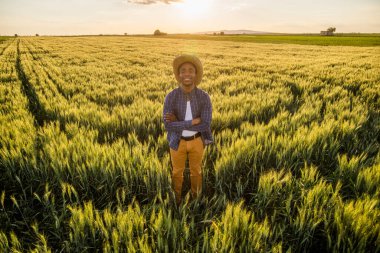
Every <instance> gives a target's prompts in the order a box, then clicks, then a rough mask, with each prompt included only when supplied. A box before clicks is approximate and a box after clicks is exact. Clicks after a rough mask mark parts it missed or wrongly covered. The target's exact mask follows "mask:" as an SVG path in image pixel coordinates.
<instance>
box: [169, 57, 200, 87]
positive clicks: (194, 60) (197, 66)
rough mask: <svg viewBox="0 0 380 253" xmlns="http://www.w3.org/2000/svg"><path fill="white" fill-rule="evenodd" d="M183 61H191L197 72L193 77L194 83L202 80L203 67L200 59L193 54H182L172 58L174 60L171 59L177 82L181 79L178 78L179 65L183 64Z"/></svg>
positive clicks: (196, 83)
mask: <svg viewBox="0 0 380 253" xmlns="http://www.w3.org/2000/svg"><path fill="white" fill-rule="evenodd" d="M185 62H189V63H192V64H193V65H194V67H195V69H196V70H197V74H196V77H195V81H194V84H195V85H198V84H199V83H200V82H201V80H202V76H203V67H202V63H201V61H200V60H199V59H198V57H196V56H195V55H188V54H183V55H180V56H177V57H176V58H175V59H174V61H173V72H174V75H175V78H176V79H177V81H178V82H180V81H181V80H180V78H179V67H180V66H181V65H182V64H184V63H185Z"/></svg>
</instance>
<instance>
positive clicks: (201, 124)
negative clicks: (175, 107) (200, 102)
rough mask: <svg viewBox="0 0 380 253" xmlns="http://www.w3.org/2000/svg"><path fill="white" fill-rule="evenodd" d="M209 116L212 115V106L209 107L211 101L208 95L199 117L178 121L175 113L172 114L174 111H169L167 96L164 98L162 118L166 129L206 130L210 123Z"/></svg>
mask: <svg viewBox="0 0 380 253" xmlns="http://www.w3.org/2000/svg"><path fill="white" fill-rule="evenodd" d="M211 116H212V108H211V101H210V98H209V97H207V100H206V103H205V106H204V108H203V109H202V111H201V117H199V118H195V119H193V120H183V121H179V120H178V119H177V117H176V115H174V113H172V112H171V111H170V101H169V99H168V98H165V103H164V112H163V118H164V125H165V129H166V130H167V131H177V132H179V131H183V130H190V131H198V132H203V131H207V130H208V129H209V128H210V125H211Z"/></svg>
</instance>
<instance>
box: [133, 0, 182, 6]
mask: <svg viewBox="0 0 380 253" xmlns="http://www.w3.org/2000/svg"><path fill="white" fill-rule="evenodd" d="M178 2H182V0H128V3H134V4H146V5H148V4H156V3H165V4H171V3H178Z"/></svg>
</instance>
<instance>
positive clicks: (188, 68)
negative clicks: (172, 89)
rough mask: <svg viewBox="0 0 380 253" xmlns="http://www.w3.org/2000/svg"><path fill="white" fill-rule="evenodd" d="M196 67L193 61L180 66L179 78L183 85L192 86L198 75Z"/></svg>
mask: <svg viewBox="0 0 380 253" xmlns="http://www.w3.org/2000/svg"><path fill="white" fill-rule="evenodd" d="M196 74H197V72H196V69H195V67H194V65H193V64H191V63H188V62H186V63H184V64H182V65H181V67H180V68H179V78H180V80H181V83H182V85H184V86H191V85H193V83H194V81H195V77H196Z"/></svg>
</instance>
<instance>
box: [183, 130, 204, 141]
mask: <svg viewBox="0 0 380 253" xmlns="http://www.w3.org/2000/svg"><path fill="white" fill-rule="evenodd" d="M200 136H201V133H200V132H198V133H196V134H194V135H193V136H189V137H184V136H181V139H182V140H185V141H192V140H195V139H196V138H198V137H200Z"/></svg>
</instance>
